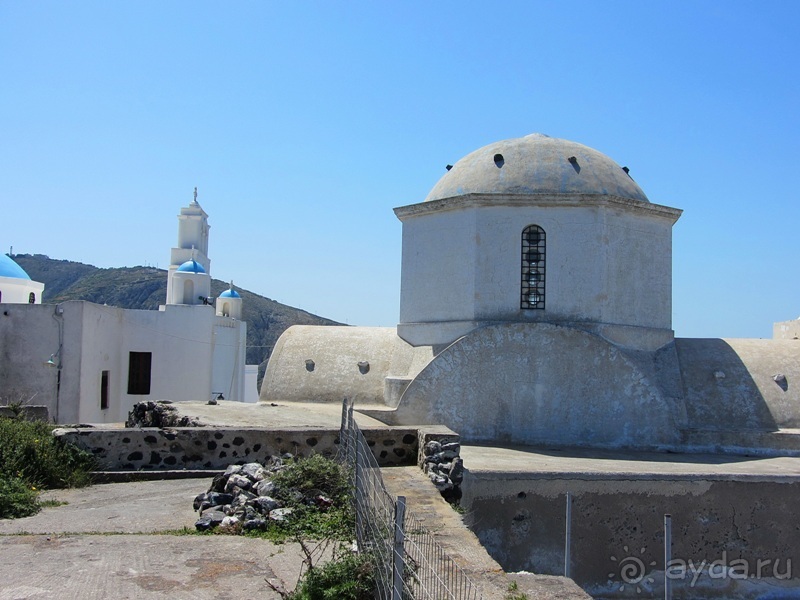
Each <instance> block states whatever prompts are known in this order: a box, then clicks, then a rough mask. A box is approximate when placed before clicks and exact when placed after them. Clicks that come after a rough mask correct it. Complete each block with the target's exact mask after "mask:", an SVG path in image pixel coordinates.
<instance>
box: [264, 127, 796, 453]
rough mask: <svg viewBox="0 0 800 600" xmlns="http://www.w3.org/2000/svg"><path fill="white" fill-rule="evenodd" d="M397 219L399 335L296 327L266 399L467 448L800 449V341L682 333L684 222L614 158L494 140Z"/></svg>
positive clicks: (568, 146)
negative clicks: (329, 406)
mask: <svg viewBox="0 0 800 600" xmlns="http://www.w3.org/2000/svg"><path fill="white" fill-rule="evenodd" d="M395 214H396V215H397V217H398V218H399V219H400V221H401V222H402V226H403V249H402V280H401V301H400V321H399V324H398V325H397V327H396V328H365V327H355V328H343V327H311V326H295V327H291V328H289V329H288V330H287V331H286V332H285V333H284V334H283V336H282V337H281V338H280V339H279V340H278V342H277V344H276V347H275V349H274V351H273V353H272V355H271V358H270V361H269V365H268V368H267V372H266V376H265V378H264V382H263V384H262V388H261V399H262V400H264V401H281V400H284V401H286V400H288V401H292V402H341V400H342V398H345V397H347V398H352V399H354V400H355V402H356V408H357V409H359V410H361V411H362V412H365V413H367V414H370V415H371V416H374V417H376V418H378V419H380V420H382V421H384V422H386V423H389V424H404V425H411V424H414V425H421V424H442V425H446V426H448V427H450V428H451V429H453V430H454V431H456V432H458V433H460V434H461V436H462V439H464V440H465V441H468V442H505V443H517V444H553V445H561V446H564V445H566V446H591V447H610V448H617V447H627V448H648V449H670V448H680V449H684V450H685V449H688V448H695V449H698V450H699V449H707V450H709V449H720V448H725V447H736V448H744V449H747V448H756V449H761V450H764V449H770V448H773V449H775V450H780V448H782V447H783V445H785V444H786V443H789V444H794V445H798V446H800V443H798V442H797V441H796V440H795V438H792V440H793V441H787V440H789V437H787V436H781V435H779V434H780V433H781V432H782V431H786V430H788V429H793V428H797V427H800V393H798V387H797V386H795V385H794V383H793V382H800V352H798V349H800V346H798V343H799V342H798V341H797V340H793V339H773V340H743V339H724V340H723V339H713V340H706V339H680V338H679V339H676V338H675V337H674V332H673V330H672V226H673V225H674V224H675V222H676V221H677V220H678V218H679V217H680V215H681V211H680V210H678V209H676V208H671V207H669V206H662V205H659V204H655V203H653V202H650V201H649V199H648V197H647V196H646V195H645V193H644V191H643V190H642V189H641V188H640V187H639V186H638V185H637V184H636V182H635V181H634V180H633V179H632V178H631V176H630V174H629V172H628V169H627V168H626V167H621V166H620V165H618V164H616V163H615V162H614V161H613V160H611V159H610V158H609V157H607V156H605V155H604V154H601V153H600V152H598V151H596V150H593V149H591V148H588V147H586V146H584V145H582V144H578V143H575V142H571V141H567V140H561V139H556V138H551V137H548V136H545V135H540V134H533V135H528V136H525V137H522V138H518V139H510V140H504V141H500V142H496V143H493V144H489V145H488V146H485V147H483V148H480V149H478V150H476V151H474V152H472V153H471V154H469V155H467V156H466V157H464V158H462V159H461V160H459V161H458V162H457V163H456V164H455V165H454V166H452V167H451V168H448V171H447V173H446V174H445V175H444V176H443V177H442V178H441V180H440V181H439V182H438V183H437V184H436V185H435V186H434V187H433V189H432V190H431V192H430V193H429V194H428V196H427V198H425V200H424V201H423V202H419V203H417V204H411V205H408V206H402V207H400V208H396V209H395ZM779 329H780V331H781V332H785V331H790V330H792V329H791V328H790V327H789V326H788V325H782V326H781V327H780V328H776V331H778V330H779ZM792 331H795V332H796V331H797V328H795V329H793V330H792ZM776 337H785V338H788V337H790V336H789V335H782V336H776Z"/></svg>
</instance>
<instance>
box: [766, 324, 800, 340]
mask: <svg viewBox="0 0 800 600" xmlns="http://www.w3.org/2000/svg"><path fill="white" fill-rule="evenodd" d="M772 339H775V340H797V339H800V319H795V320H793V321H781V322H780V323H774V324H773V325H772Z"/></svg>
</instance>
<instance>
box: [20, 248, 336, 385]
mask: <svg viewBox="0 0 800 600" xmlns="http://www.w3.org/2000/svg"><path fill="white" fill-rule="evenodd" d="M11 258H13V259H14V260H15V261H16V262H17V264H18V265H19V266H21V267H22V268H23V269H25V271H26V272H27V273H28V275H30V277H31V279H33V280H34V281H41V282H42V283H44V284H45V288H44V296H43V298H42V301H43V302H45V303H56V302H64V301H67V300H88V301H89V302H95V303H97V304H108V305H109V306H119V307H121V308H134V309H144V310H157V309H158V305H159V304H163V303H164V301H165V300H166V297H167V272H166V271H165V270H164V269H155V268H153V267H121V268H115V269H101V268H98V267H95V266H92V265H87V264H83V263H79V262H72V261H69V260H55V259H52V258H49V257H47V256H45V255H43V254H33V255H31V254H17V255H14V256H12V257H11ZM226 289H228V284H227V283H225V282H224V281H220V280H218V279H212V280H211V295H212V296H213V297H215V298H216V297H217V296H219V294H220V293H222V292H223V291H225V290H226ZM236 290H237V291H238V292H239V294H240V295H241V296H242V306H243V315H242V316H243V318H244V320H245V321H247V364H251V365H252V364H260V365H261V368H260V369H259V381H260V380H261V377H262V376H263V372H264V368H265V366H266V362H267V359H268V358H269V355H270V354H271V353H272V348H273V347H274V346H275V342H276V341H278V338H279V337H280V335H281V334H282V333H283V332H284V331H285V330H286V329H287V328H288V327H290V326H292V325H341V323H337V322H336V321H331V320H330V319H325V318H324V317H318V316H317V315H312V314H311V313H309V312H306V311H304V310H300V309H299V308H293V307H291V306H286V305H285V304H281V303H280V302H275V301H274V300H270V299H269V298H265V297H264V296H259V295H258V294H254V293H253V292H249V291H247V290H244V289H241V288H239V287H238V286H237V288H236Z"/></svg>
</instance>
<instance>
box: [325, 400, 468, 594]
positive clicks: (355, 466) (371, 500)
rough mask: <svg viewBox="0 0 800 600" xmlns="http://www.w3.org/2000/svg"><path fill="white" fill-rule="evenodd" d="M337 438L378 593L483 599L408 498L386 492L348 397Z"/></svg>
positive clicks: (358, 535)
mask: <svg viewBox="0 0 800 600" xmlns="http://www.w3.org/2000/svg"><path fill="white" fill-rule="evenodd" d="M339 441H340V453H339V456H340V458H341V460H342V461H344V462H346V464H347V465H348V467H349V471H350V477H351V482H350V483H351V488H352V490H353V508H354V509H355V514H356V541H357V542H358V548H359V550H360V551H366V552H371V553H372V555H373V557H374V563H375V567H374V568H375V581H376V590H375V597H376V598H378V599H379V600H480V599H481V593H480V591H479V590H478V588H477V587H476V586H475V584H474V583H472V582H471V581H470V580H469V578H468V577H467V575H466V574H465V573H464V571H463V570H462V569H461V568H460V567H459V566H458V565H456V563H455V562H454V561H453V559H452V558H451V557H450V556H448V554H447V553H446V552H445V551H444V549H443V548H442V547H441V546H440V545H439V544H438V543H437V542H436V540H435V538H434V537H433V535H432V534H431V533H430V532H429V531H427V530H426V529H425V528H424V527H423V526H422V524H421V523H420V521H419V520H418V519H417V518H416V517H415V516H414V515H413V514H412V513H411V512H410V511H409V510H407V509H406V503H405V497H403V496H399V497H398V498H397V500H395V499H394V498H393V497H392V496H391V494H389V493H388V492H387V491H386V487H385V486H384V484H383V478H382V477H381V470H380V467H379V466H378V462H377V461H376V460H375V456H374V454H373V453H372V450H371V449H370V447H369V445H368V444H367V441H366V440H365V439H364V435H363V434H362V433H361V430H360V429H359V428H358V425H357V424H356V422H355V419H354V418H353V404H352V402H349V401H347V400H345V401H344V402H343V404H342V425H341V430H340V434H339Z"/></svg>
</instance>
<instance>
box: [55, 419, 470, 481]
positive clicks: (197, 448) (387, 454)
mask: <svg viewBox="0 0 800 600" xmlns="http://www.w3.org/2000/svg"><path fill="white" fill-rule="evenodd" d="M362 432H363V433H364V437H365V438H366V439H367V443H368V444H369V445H370V447H371V448H372V451H373V453H374V455H375V458H376V460H377V461H378V464H379V465H381V466H394V465H413V464H422V463H421V459H420V458H419V448H420V447H421V446H423V447H424V445H425V444H426V443H428V442H430V441H436V440H445V441H447V442H452V441H453V439H455V440H456V441H457V440H458V436H456V435H455V434H453V432H452V431H449V430H448V429H446V428H428V429H425V430H418V429H417V428H412V427H374V428H370V427H365V428H363V429H362ZM54 434H55V435H56V436H57V437H60V438H61V439H63V440H64V441H66V442H70V443H73V444H76V445H77V446H79V447H80V448H83V449H85V450H87V451H88V452H91V453H92V454H93V455H94V456H95V457H96V458H97V460H98V461H99V463H100V469H102V470H106V471H139V470H141V471H146V470H182V469H212V470H214V469H225V468H226V467H227V466H228V465H231V464H245V463H249V462H262V463H263V462H266V461H268V460H269V458H270V457H271V456H275V455H277V456H280V455H283V454H285V453H289V454H293V455H298V456H309V455H311V454H322V455H324V456H333V455H335V454H336V452H337V450H338V447H339V431H338V429H337V430H332V429H328V428H286V429H280V430H265V429H263V428H241V427H176V428H172V429H158V428H128V429H100V428H97V429H96V428H70V429H66V428H65V429H57V430H56V431H55V432H54Z"/></svg>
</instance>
